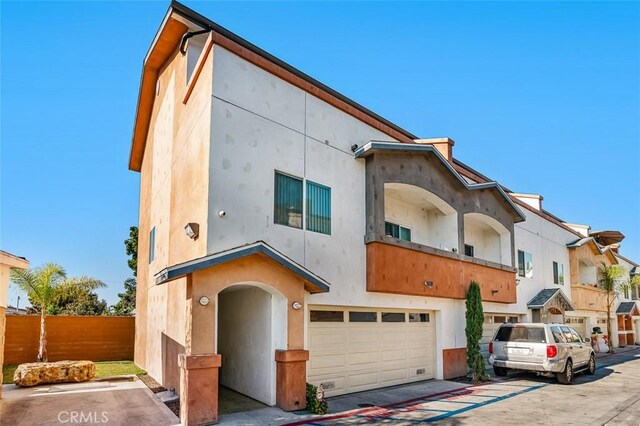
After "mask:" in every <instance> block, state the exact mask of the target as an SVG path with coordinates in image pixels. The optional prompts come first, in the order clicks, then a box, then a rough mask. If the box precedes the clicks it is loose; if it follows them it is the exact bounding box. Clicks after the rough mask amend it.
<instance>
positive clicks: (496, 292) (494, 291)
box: [491, 288, 500, 294]
mask: <svg viewBox="0 0 640 426" xmlns="http://www.w3.org/2000/svg"><path fill="white" fill-rule="evenodd" d="M498 291H500V290H496V289H495V288H494V289H493V290H491V294H498Z"/></svg>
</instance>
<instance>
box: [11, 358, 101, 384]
mask: <svg viewBox="0 0 640 426" xmlns="http://www.w3.org/2000/svg"><path fill="white" fill-rule="evenodd" d="M95 375H96V365H95V364H94V363H93V362H91V361H58V362H31V363H28V364H20V365H19V366H18V368H17V369H16V372H15V373H14V375H13V383H15V384H16V385H18V386H36V385H42V384H45V383H77V382H85V381H87V380H91V379H93V378H94V377H95Z"/></svg>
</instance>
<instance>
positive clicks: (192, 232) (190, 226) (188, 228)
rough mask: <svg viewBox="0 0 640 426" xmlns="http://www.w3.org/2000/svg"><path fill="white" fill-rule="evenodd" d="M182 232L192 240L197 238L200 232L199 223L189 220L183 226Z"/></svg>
mask: <svg viewBox="0 0 640 426" xmlns="http://www.w3.org/2000/svg"><path fill="white" fill-rule="evenodd" d="M184 233H185V234H187V237H189V238H191V239H192V240H197V239H198V235H199V234H200V225H198V224H197V223H193V222H189V223H187V224H186V225H185V226H184Z"/></svg>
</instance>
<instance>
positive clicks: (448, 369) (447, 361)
mask: <svg viewBox="0 0 640 426" xmlns="http://www.w3.org/2000/svg"><path fill="white" fill-rule="evenodd" d="M442 369H443V373H442V374H443V378H444V379H445V380H446V379H453V378H455V377H462V376H466V375H467V348H453V349H443V350H442Z"/></svg>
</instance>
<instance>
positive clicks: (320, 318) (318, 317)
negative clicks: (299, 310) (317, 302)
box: [309, 310, 344, 322]
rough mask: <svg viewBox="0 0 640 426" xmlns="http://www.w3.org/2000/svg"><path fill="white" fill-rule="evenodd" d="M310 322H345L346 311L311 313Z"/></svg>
mask: <svg viewBox="0 0 640 426" xmlns="http://www.w3.org/2000/svg"><path fill="white" fill-rule="evenodd" d="M309 321H310V322H344V311H313V310H312V311H310V312H309Z"/></svg>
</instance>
